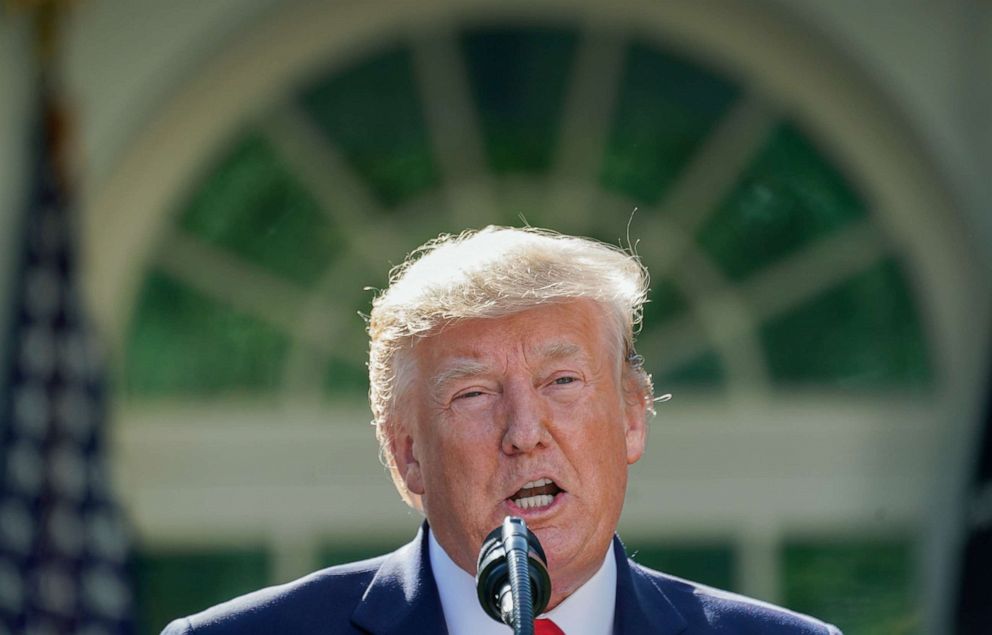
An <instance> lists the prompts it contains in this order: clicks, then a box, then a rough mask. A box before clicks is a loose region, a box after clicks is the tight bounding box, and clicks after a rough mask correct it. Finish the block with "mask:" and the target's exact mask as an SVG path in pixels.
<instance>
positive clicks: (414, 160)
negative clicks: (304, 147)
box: [301, 49, 439, 207]
mask: <svg viewBox="0 0 992 635" xmlns="http://www.w3.org/2000/svg"><path fill="white" fill-rule="evenodd" d="M301 103H302V106H303V108H304V110H305V111H306V112H307V113H308V114H309V115H310V116H311V117H312V118H313V120H314V121H315V122H316V124H317V126H318V127H319V128H320V129H321V130H322V131H323V132H324V134H326V135H327V137H328V138H329V139H330V140H331V142H332V143H333V144H334V146H335V147H336V148H338V149H339V150H340V151H341V152H342V153H343V154H344V155H345V156H346V157H347V158H348V159H349V160H350V161H351V163H352V165H353V167H354V169H355V170H356V171H357V172H358V173H359V175H360V176H361V177H362V178H364V179H365V180H366V182H367V184H368V186H369V187H370V188H371V189H372V191H373V192H374V193H375V194H376V195H377V196H378V198H379V199H380V200H381V201H382V203H383V204H385V205H386V206H387V207H393V206H395V205H398V204H399V203H402V202H403V201H405V200H407V199H409V198H410V197H412V196H414V195H416V194H418V193H421V192H423V191H425V190H428V189H431V188H433V187H435V186H436V185H437V184H438V180H439V177H438V173H437V170H436V168H435V165H434V158H433V155H432V153H431V146H430V139H429V137H428V133H427V128H426V125H425V123H424V115H423V110H422V109H421V104H420V96H419V94H418V87H417V85H416V80H415V78H414V75H413V67H412V65H411V60H410V53H409V51H407V50H406V49H393V50H390V51H387V52H385V53H382V54H379V55H376V56H374V57H372V58H370V59H366V60H363V61H362V62H360V63H359V64H357V65H356V66H354V67H352V68H349V69H346V70H345V71H344V72H342V73H340V74H333V75H331V76H330V77H328V78H326V79H323V80H321V81H319V82H317V83H316V84H315V85H314V86H312V87H310V88H308V89H306V90H305V91H303V94H302V95H301Z"/></svg>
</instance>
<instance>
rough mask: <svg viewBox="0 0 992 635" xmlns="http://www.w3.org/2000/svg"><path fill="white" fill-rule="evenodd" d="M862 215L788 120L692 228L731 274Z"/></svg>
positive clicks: (758, 265) (842, 184)
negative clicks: (698, 227) (704, 218)
mask: <svg viewBox="0 0 992 635" xmlns="http://www.w3.org/2000/svg"><path fill="white" fill-rule="evenodd" d="M864 216H865V209H864V205H863V203H862V201H861V199H860V198H858V196H857V194H856V193H855V192H854V191H853V190H852V189H851V187H850V186H849V185H848V183H847V181H846V180H845V179H844V177H843V175H841V174H840V173H839V172H838V171H837V170H836V169H835V168H834V167H833V166H832V165H830V163H829V162H828V161H827V160H826V159H825V158H824V157H823V156H822V155H821V154H820V153H819V152H818V151H817V149H816V148H815V147H814V146H813V145H812V144H811V143H810V142H809V140H808V139H807V138H806V137H805V136H803V134H802V133H801V132H800V131H799V130H797V129H796V128H795V127H793V126H791V125H787V124H786V125H782V126H780V127H779V128H778V129H777V130H776V131H775V132H774V133H773V134H772V136H771V137H770V138H769V140H768V143H767V144H766V146H765V148H764V150H762V151H761V152H760V154H759V155H758V156H757V157H756V158H755V160H754V162H753V163H752V164H751V166H750V167H749V168H748V169H747V170H745V171H744V173H743V174H742V175H741V178H740V181H739V182H738V184H737V186H736V187H735V188H734V190H733V191H732V192H731V193H730V195H729V196H728V197H727V198H726V200H725V201H724V202H723V204H721V205H720V207H719V209H717V211H716V213H714V214H713V215H712V216H711V217H710V219H709V221H708V222H707V223H706V224H705V225H704V226H703V227H702V229H701V230H700V232H699V235H698V236H697V239H698V241H699V243H700V245H702V246H703V248H704V249H705V251H706V252H707V253H708V254H709V255H710V257H711V258H713V260H714V261H715V262H716V263H717V265H719V267H720V268H721V269H722V270H723V272H724V273H725V274H726V275H727V276H728V277H729V278H731V279H734V280H740V279H742V278H745V277H747V276H748V275H750V274H751V273H753V272H754V271H757V270H758V269H760V268H762V267H764V266H766V265H768V264H770V263H772V262H775V261H777V260H779V259H781V258H782V257H783V256H786V255H789V254H791V253H794V252H796V251H797V250H799V249H800V248H801V247H802V246H803V245H806V244H809V243H811V242H813V241H815V240H816V239H818V238H821V237H823V236H826V235H828V234H829V233H831V232H833V231H836V230H837V229H839V228H841V227H843V226H844V225H846V224H847V223H849V222H851V221H852V220H854V219H858V218H863V217H864Z"/></svg>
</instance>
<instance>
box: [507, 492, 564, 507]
mask: <svg viewBox="0 0 992 635" xmlns="http://www.w3.org/2000/svg"><path fill="white" fill-rule="evenodd" d="M554 499H555V497H554V496H552V495H551V494H541V495H539V496H528V497H526V498H518V499H516V500H515V501H513V502H514V503H515V504H516V505H517V507H520V508H521V509H532V508H534V507H547V506H548V505H550V504H551V502H552V501H554Z"/></svg>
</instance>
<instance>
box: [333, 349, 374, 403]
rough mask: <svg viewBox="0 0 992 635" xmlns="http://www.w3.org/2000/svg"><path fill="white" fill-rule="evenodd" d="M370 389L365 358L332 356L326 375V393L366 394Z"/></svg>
mask: <svg viewBox="0 0 992 635" xmlns="http://www.w3.org/2000/svg"><path fill="white" fill-rule="evenodd" d="M368 391H369V371H368V368H366V366H365V364H364V359H363V360H351V359H340V358H332V359H331V360H330V361H329V362H328V363H327V374H326V375H325V376H324V393H325V394H327V395H328V396H338V395H346V394H351V395H356V396H360V395H365V394H368Z"/></svg>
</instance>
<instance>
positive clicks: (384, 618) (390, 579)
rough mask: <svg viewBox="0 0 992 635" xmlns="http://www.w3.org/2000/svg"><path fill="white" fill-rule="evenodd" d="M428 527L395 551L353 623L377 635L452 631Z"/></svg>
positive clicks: (373, 581) (382, 569)
mask: <svg viewBox="0 0 992 635" xmlns="http://www.w3.org/2000/svg"><path fill="white" fill-rule="evenodd" d="M426 528H427V524H426V523H425V524H424V525H422V526H421V528H420V531H419V532H417V537H416V538H415V539H414V540H413V542H411V543H409V544H408V545H406V546H404V547H401V548H400V549H398V550H396V551H394V552H393V553H392V554H391V555H390V556H388V557H387V558H386V559H385V561H383V563H382V566H381V567H380V568H379V571H378V572H377V573H376V575H375V577H374V578H373V579H372V583H371V584H369V588H368V589H367V590H366V592H365V595H364V596H363V597H362V601H361V602H360V603H359V604H358V606H357V607H356V608H355V611H354V612H353V613H352V615H351V621H352V623H353V624H355V625H356V626H358V627H359V628H363V629H365V630H366V631H368V632H369V633H373V634H374V635H390V634H392V633H396V634H399V633H404V634H414V635H415V634H417V633H424V634H427V633H432V634H433V633H441V634H444V635H446V634H447V632H448V630H447V627H446V626H445V622H444V611H443V610H442V609H441V598H440V596H439V595H438V592H437V585H436V584H435V583H434V573H433V572H432V571H431V562H430V557H429V556H428V553H427V530H426Z"/></svg>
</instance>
